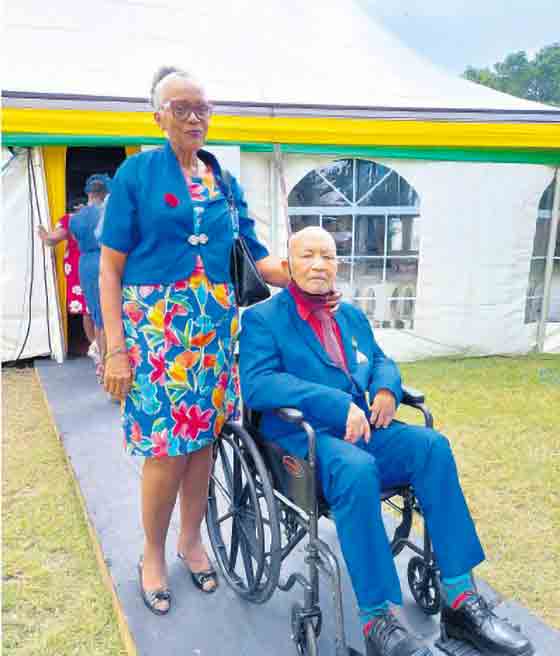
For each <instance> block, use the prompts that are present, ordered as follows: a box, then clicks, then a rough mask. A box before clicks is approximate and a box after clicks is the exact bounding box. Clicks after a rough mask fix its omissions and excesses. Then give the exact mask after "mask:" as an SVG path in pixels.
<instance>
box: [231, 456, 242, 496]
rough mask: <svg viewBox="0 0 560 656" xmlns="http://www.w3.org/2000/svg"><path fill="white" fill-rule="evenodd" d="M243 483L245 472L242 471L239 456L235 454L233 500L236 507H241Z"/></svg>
mask: <svg viewBox="0 0 560 656" xmlns="http://www.w3.org/2000/svg"><path fill="white" fill-rule="evenodd" d="M242 483H243V472H242V470H241V459H240V458H239V454H237V453H235V452H234V454H233V488H232V489H233V499H234V503H235V505H236V506H237V505H240V502H241V494H242V490H241V485H242Z"/></svg>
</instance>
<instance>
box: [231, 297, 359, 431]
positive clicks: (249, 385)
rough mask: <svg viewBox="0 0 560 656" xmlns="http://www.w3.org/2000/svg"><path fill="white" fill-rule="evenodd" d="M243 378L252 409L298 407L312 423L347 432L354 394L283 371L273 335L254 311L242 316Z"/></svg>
mask: <svg viewBox="0 0 560 656" xmlns="http://www.w3.org/2000/svg"><path fill="white" fill-rule="evenodd" d="M240 378H241V394H242V397H243V400H244V402H245V403H246V404H247V405H248V406H249V407H250V408H252V409H253V410H258V411H260V412H264V411H267V410H268V411H270V410H274V409H276V408H283V407H290V408H297V409H298V410H301V412H303V414H304V416H305V417H306V419H308V420H309V421H313V420H316V421H319V422H320V423H322V424H323V425H324V424H327V425H330V426H332V429H333V431H334V432H336V433H344V432H345V430H346V419H347V417H348V410H349V408H350V403H351V402H352V397H351V395H350V394H348V393H347V392H343V391H342V390H339V389H336V388H333V387H328V386H327V385H321V384H319V383H313V382H310V381H307V380H303V379H302V378H298V377H297V376H295V375H293V374H289V373H287V372H285V371H283V367H282V358H281V353H280V350H279V348H278V346H277V344H276V341H275V339H274V335H273V334H272V332H271V331H270V329H269V328H268V326H267V325H266V321H265V320H264V318H263V317H262V316H261V315H259V314H258V313H257V312H254V311H253V310H247V311H246V312H244V313H243V317H242V330H241V338H240Z"/></svg>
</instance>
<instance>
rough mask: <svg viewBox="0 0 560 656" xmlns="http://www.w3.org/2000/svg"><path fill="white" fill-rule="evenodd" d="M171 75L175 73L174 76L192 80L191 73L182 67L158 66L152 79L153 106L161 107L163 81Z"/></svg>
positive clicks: (151, 97) (155, 107) (151, 94)
mask: <svg viewBox="0 0 560 656" xmlns="http://www.w3.org/2000/svg"><path fill="white" fill-rule="evenodd" d="M170 75H173V76H174V77H180V78H182V79H184V80H192V77H191V75H189V74H188V73H187V71H185V70H184V69H182V68H177V67H176V66H161V67H160V68H158V70H157V71H156V73H155V75H154V79H153V81H152V88H151V91H150V100H151V102H152V107H153V108H154V109H156V110H157V109H160V97H159V96H160V93H159V92H160V87H161V83H162V82H163V80H165V79H166V78H167V77H169V76H170Z"/></svg>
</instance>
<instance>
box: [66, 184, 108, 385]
mask: <svg viewBox="0 0 560 656" xmlns="http://www.w3.org/2000/svg"><path fill="white" fill-rule="evenodd" d="M110 182H111V180H110V178H109V176H108V175H105V174H103V173H94V174H93V175H90V176H89V178H88V179H87V180H86V186H85V188H84V191H85V193H86V194H87V197H88V204H87V205H86V206H85V207H82V209H81V210H80V211H79V212H77V213H76V214H73V215H72V216H71V218H70V223H69V225H68V230H69V232H70V234H71V235H72V236H73V237H74V239H75V240H76V241H77V242H78V246H79V248H80V265H79V267H80V283H81V287H82V290H83V293H84V296H85V299H86V303H87V307H88V311H89V313H90V315H91V319H92V321H93V327H94V334H95V342H96V344H97V348H98V351H99V358H100V361H99V363H98V364H97V367H96V374H97V377H98V380H99V382H102V381H103V359H104V357H105V333H104V332H103V319H102V317H101V304H100V298H99V260H100V256H101V250H100V244H99V240H98V238H97V236H96V229H97V226H98V224H99V220H100V217H101V208H102V206H103V201H104V200H105V198H106V196H107V194H108V193H109V185H110Z"/></svg>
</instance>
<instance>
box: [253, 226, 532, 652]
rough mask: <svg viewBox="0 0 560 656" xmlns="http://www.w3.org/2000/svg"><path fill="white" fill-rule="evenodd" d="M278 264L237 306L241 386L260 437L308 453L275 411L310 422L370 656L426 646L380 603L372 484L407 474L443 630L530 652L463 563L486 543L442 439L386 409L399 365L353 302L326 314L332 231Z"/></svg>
mask: <svg viewBox="0 0 560 656" xmlns="http://www.w3.org/2000/svg"><path fill="white" fill-rule="evenodd" d="M285 267H286V271H287V273H289V274H290V276H291V281H292V282H291V283H290V286H289V287H288V289H286V290H283V291H282V292H281V293H279V294H278V295H276V296H274V297H273V298H271V299H269V300H268V301H265V302H264V303H260V304H259V305H256V306H254V307H252V308H250V309H248V310H247V311H246V312H245V313H244V315H243V321H242V326H243V328H242V332H241V349H240V367H241V369H240V373H241V388H242V395H243V399H244V401H245V403H246V404H247V405H248V406H249V407H250V408H252V409H254V410H258V411H261V412H262V413H263V415H262V420H261V421H262V423H261V427H262V433H263V435H264V437H265V438H266V439H269V440H273V441H274V442H276V443H277V444H279V445H280V446H281V447H282V448H283V449H285V450H286V451H288V452H290V453H291V454H293V455H295V456H298V457H304V456H305V455H306V451H307V438H306V436H305V433H304V432H303V431H301V430H300V428H299V427H298V426H295V425H292V424H287V423H285V422H284V421H282V420H281V419H279V418H278V417H277V416H275V415H274V413H273V412H272V410H273V409H274V408H278V407H286V406H289V407H294V408H298V409H299V410H301V411H302V412H303V413H304V415H305V417H306V418H307V419H308V420H309V422H310V423H311V424H312V425H313V426H314V428H315V430H316V433H317V462H318V475H319V480H320V484H321V487H322V491H323V494H324V497H325V499H326V500H327V502H328V503H329V505H330V507H331V510H332V512H333V515H334V520H335V523H336V529H337V533H338V536H339V540H340V545H341V549H342V552H343V554H344V558H345V561H346V564H347V567H348V570H349V573H350V577H351V580H352V585H353V588H354V592H355V594H356V597H357V600H358V606H359V611H360V618H361V621H362V625H363V630H364V636H365V640H366V647H367V654H368V656H428V655H429V654H430V650H429V649H428V648H427V647H426V646H424V645H423V644H422V643H421V642H419V641H418V640H417V639H416V638H415V637H414V636H413V635H411V634H409V633H408V632H407V631H406V629H405V628H404V627H403V626H402V625H401V624H400V623H399V622H398V620H397V619H396V617H395V616H394V615H393V614H392V613H391V611H390V610H389V604H390V603H392V604H401V603H402V598H401V590H400V585H399V579H398V575H397V571H396V569H395V564H394V562H393V557H392V554H391V548H390V543H389V540H388V538H387V535H386V533H385V529H384V526H383V520H382V515H381V503H380V490H381V489H383V488H388V487H393V486H395V485H398V484H408V483H411V484H412V485H413V486H414V491H415V494H416V496H417V497H418V499H419V501H420V504H421V506H422V509H423V511H424V515H425V520H426V522H427V525H428V528H429V531H430V533H431V536H432V541H433V545H434V551H435V554H436V557H437V562H438V565H439V568H440V571H441V577H442V590H443V597H444V607H443V610H442V622H443V624H444V626H445V629H446V630H447V634H448V635H449V636H450V637H456V638H459V639H466V640H469V641H471V642H472V643H473V644H474V645H475V646H477V647H479V648H480V649H481V650H483V651H488V650H489V651H490V652H491V653H492V654H501V655H503V656H528V655H530V654H532V653H533V648H532V646H531V643H530V642H529V640H528V639H527V638H526V637H524V636H523V635H522V634H521V633H519V632H517V631H516V630H514V629H513V628H512V627H511V626H510V625H509V624H508V623H507V622H504V621H502V620H500V619H499V618H497V617H496V616H495V615H494V614H493V613H492V612H491V611H490V610H489V608H488V607H487V605H486V603H485V601H484V599H483V598H482V597H481V596H480V595H479V594H478V593H477V592H476V590H475V588H474V587H473V580H472V575H471V570H472V568H473V567H475V566H476V565H478V564H479V563H480V562H482V561H483V560H484V553H483V551H482V547H481V545H480V542H479V539H478V536H477V534H476V531H475V527H474V524H473V521H472V519H471V516H470V513H469V510H468V508H467V505H466V503H465V499H464V497H463V492H462V490H461V487H460V484H459V480H458V477H457V470H456V467H455V461H454V459H453V454H452V452H451V448H450V446H449V442H448V441H447V439H446V438H445V437H444V436H443V435H441V434H439V433H437V432H436V431H434V430H431V429H427V428H423V427H418V426H409V425H406V424H404V423H402V422H400V421H396V420H393V417H394V415H395V411H396V407H397V405H398V404H399V401H400V400H401V398H402V388H401V379H400V375H399V370H398V368H397V366H396V364H395V363H394V362H393V361H392V360H390V359H389V358H387V357H386V356H385V355H384V354H383V352H382V351H381V349H380V348H379V346H378V345H377V344H376V342H375V339H374V336H373V333H372V330H371V327H370V324H369V321H368V320H367V318H366V316H365V314H364V313H363V312H362V311H361V310H359V309H357V308H355V307H353V306H352V305H349V304H347V303H342V304H341V305H340V308H339V310H338V312H337V313H336V314H335V315H334V316H333V315H332V314H331V312H330V311H329V309H328V306H327V303H328V300H329V292H331V290H332V289H334V284H335V276H336V271H337V261H336V248H335V243H334V240H333V238H332V237H331V235H330V234H329V233H328V232H326V231H324V230H323V229H321V228H317V227H310V228H305V229H304V230H301V231H300V232H298V233H296V234H295V235H294V236H293V237H292V238H291V240H290V244H289V254H288V261H287V262H285ZM367 394H369V398H370V399H371V401H372V403H371V405H370V406H368V403H367Z"/></svg>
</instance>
